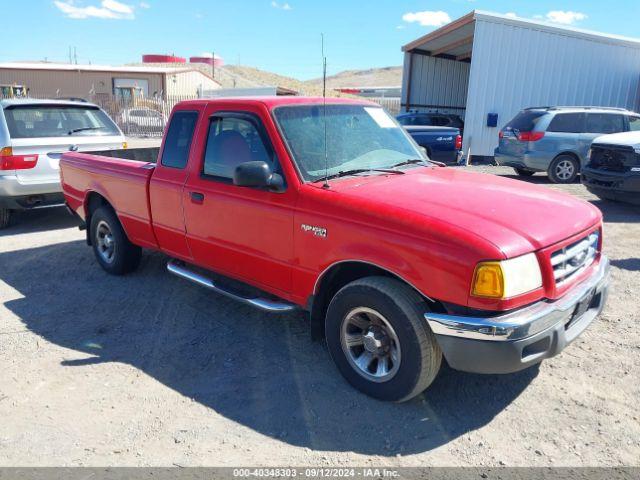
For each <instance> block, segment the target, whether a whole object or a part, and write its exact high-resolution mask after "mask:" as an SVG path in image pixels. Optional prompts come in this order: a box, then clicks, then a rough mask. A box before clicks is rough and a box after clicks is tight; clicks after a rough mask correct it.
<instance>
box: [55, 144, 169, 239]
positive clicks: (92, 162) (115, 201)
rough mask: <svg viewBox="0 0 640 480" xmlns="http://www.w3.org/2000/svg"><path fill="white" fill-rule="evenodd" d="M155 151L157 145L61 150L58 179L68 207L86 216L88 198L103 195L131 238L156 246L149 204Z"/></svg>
mask: <svg viewBox="0 0 640 480" xmlns="http://www.w3.org/2000/svg"><path fill="white" fill-rule="evenodd" d="M157 154H158V149H157V148H148V149H147V148H140V149H124V150H108V151H104V152H93V153H78V152H69V153H65V154H63V155H62V158H61V160H60V179H61V183H62V190H63V192H64V193H65V195H66V197H67V203H68V204H69V207H70V208H71V209H72V210H73V211H75V212H76V213H77V214H78V215H79V216H80V217H81V218H83V219H85V220H86V218H87V208H88V202H89V201H90V199H91V198H96V197H97V196H99V197H103V198H104V199H106V200H107V201H108V202H109V203H110V204H111V205H112V206H113V207H114V209H115V211H116V214H117V215H118V218H119V219H120V222H121V223H122V226H123V228H124V229H125V231H126V232H127V235H128V236H129V238H130V239H131V241H132V242H134V243H136V244H138V245H141V246H146V247H152V248H153V247H157V242H156V240H155V236H154V234H153V229H152V226H151V213H150V208H149V180H150V178H151V174H152V172H153V169H154V168H155V160H156V158H157ZM143 159H144V160H143ZM99 197H98V200H99Z"/></svg>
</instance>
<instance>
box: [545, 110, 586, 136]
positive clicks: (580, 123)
mask: <svg viewBox="0 0 640 480" xmlns="http://www.w3.org/2000/svg"><path fill="white" fill-rule="evenodd" d="M547 131H548V132H561V133H581V132H584V114H582V113H558V114H557V115H556V116H555V117H553V120H551V123H550V124H549V128H547Z"/></svg>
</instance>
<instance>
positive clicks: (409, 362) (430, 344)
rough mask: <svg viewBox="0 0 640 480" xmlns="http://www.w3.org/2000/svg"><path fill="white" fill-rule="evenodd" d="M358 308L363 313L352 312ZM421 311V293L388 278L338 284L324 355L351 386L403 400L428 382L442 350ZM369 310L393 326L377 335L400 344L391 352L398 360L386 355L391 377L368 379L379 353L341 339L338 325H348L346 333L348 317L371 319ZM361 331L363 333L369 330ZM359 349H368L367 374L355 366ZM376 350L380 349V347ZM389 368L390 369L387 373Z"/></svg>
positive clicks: (363, 345)
mask: <svg viewBox="0 0 640 480" xmlns="http://www.w3.org/2000/svg"><path fill="white" fill-rule="evenodd" d="M362 309H366V310H367V312H365V313H364V314H356V315H355V316H352V315H351V314H352V312H357V311H359V310H362ZM426 310H427V307H426V305H425V302H424V300H423V299H422V298H421V297H420V295H418V294H417V293H416V292H415V291H414V290H413V289H412V288H410V287H409V286H407V285H405V284H404V283H402V282H400V281H399V280H396V279H393V278H387V277H366V278H362V279H359V280H355V281H353V282H351V283H349V284H348V285H346V286H345V287H343V288H342V289H341V290H340V291H339V292H338V293H337V294H336V295H335V296H334V297H333V299H332V300H331V303H330V304H329V308H328V310H327V318H326V322H325V334H326V339H327V345H328V347H329V353H330V354H331V358H332V359H333V361H334V362H335V364H336V366H337V367H338V370H340V373H342V375H343V376H344V377H345V379H346V380H347V381H348V382H349V383H350V384H351V385H352V386H354V387H355V388H357V389H358V390H360V391H361V392H363V393H365V394H367V395H369V396H371V397H374V398H377V399H379V400H385V401H395V402H403V401H406V400H409V399H410V398H412V397H414V396H416V395H418V394H420V393H422V392H423V391H424V390H425V389H426V388H427V387H428V386H429V385H430V384H431V383H432V382H433V380H434V379H435V377H436V375H437V373H438V371H439V370H440V365H441V363H442V351H441V350H440V347H439V346H438V343H437V341H436V338H435V336H434V334H433V333H432V332H431V330H430V329H429V327H428V325H427V323H426V322H425V320H424V318H423V314H424V312H425V311H426ZM370 312H374V313H375V314H378V315H380V316H381V317H382V318H383V319H384V320H385V321H386V322H387V323H388V324H390V325H391V327H392V329H391V332H392V333H391V334H390V335H383V337H382V338H383V339H384V340H385V341H386V342H388V340H387V339H390V338H392V337H393V336H395V338H396V339H397V341H398V344H399V347H400V348H399V353H397V355H396V358H398V357H399V358H398V362H397V364H395V363H394V362H393V361H392V360H389V359H391V355H389V359H388V360H387V362H389V363H386V365H387V366H389V367H390V368H389V369H388V372H389V373H388V375H390V376H388V378H387V379H384V378H385V377H384V376H381V377H380V378H378V379H377V381H376V380H372V379H371V378H367V377H369V376H374V375H375V373H372V372H371V371H370V370H373V365H375V369H376V370H377V369H378V365H379V363H380V360H378V359H379V358H382V357H379V356H377V354H373V353H371V352H370V351H369V350H368V349H369V347H370V345H369V346H367V347H365V345H366V343H364V342H363V343H362V345H358V346H354V347H344V348H343V342H342V338H343V333H342V332H343V324H346V325H348V327H347V328H346V330H345V331H346V332H347V333H349V328H350V327H353V325H352V324H351V323H350V322H349V319H354V318H362V317H358V315H363V316H364V317H365V318H371V317H370V315H371V313H370ZM373 318H374V319H375V318H376V316H375V315H374V316H373ZM369 325H370V327H369V328H370V329H371V328H373V327H374V326H375V321H374V322H371V323H370V324H369ZM356 328H358V327H356ZM366 331H367V335H368V334H369V333H370V330H366ZM351 332H353V330H352V331H351ZM364 332H365V329H361V331H360V332H357V333H355V334H353V333H351V334H350V335H345V337H351V336H358V335H362V334H363V333H364ZM385 333H389V332H385ZM367 335H365V336H367ZM365 336H362V338H363V339H364V337H365ZM392 343H393V344H395V341H393V340H392ZM345 348H346V349H347V351H345ZM389 348H390V347H389ZM358 349H360V351H361V353H360V355H364V354H365V353H369V357H373V358H374V360H373V363H371V364H370V365H369V366H370V367H371V369H370V370H367V371H366V372H365V370H363V369H362V368H358V367H357V366H356V364H355V360H354V355H353V353H354V352H355V353H357V350H358ZM380 349H381V350H384V346H383V347H380ZM382 355H383V356H384V355H385V353H384V352H383V353H382ZM357 360H360V358H359V357H358V358H357ZM365 363H366V364H368V362H365ZM394 369H395V372H394ZM392 372H394V373H393V374H391V373H392Z"/></svg>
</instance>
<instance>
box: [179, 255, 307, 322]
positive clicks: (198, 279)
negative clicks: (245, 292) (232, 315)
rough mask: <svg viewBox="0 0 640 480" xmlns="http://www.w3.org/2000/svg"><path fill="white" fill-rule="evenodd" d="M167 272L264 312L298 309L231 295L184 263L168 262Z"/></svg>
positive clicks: (282, 303) (258, 299)
mask: <svg viewBox="0 0 640 480" xmlns="http://www.w3.org/2000/svg"><path fill="white" fill-rule="evenodd" d="M167 270H169V272H171V273H173V274H174V275H177V276H178V277H181V278H184V279H186V280H189V281H191V282H193V283H196V284H198V285H200V286H201V287H205V288H208V289H209V290H213V291H214V292H216V293H219V294H221V295H224V296H225V297H229V298H232V299H233V300H237V301H239V302H242V303H244V304H247V305H251V306H252V307H255V308H257V309H259V310H262V311H265V312H271V313H286V312H292V311H294V310H297V309H298V307H297V306H296V305H294V304H293V303H288V302H285V301H282V302H278V301H276V300H269V299H267V298H247V297H242V296H240V295H237V294H236V293H233V292H231V291H229V290H226V289H224V288H222V287H221V286H219V285H216V284H215V283H214V282H213V280H211V279H210V278H207V277H205V276H203V275H200V274H199V273H196V272H194V271H192V270H189V269H188V268H187V267H186V266H185V264H184V263H182V262H179V261H176V260H169V263H167Z"/></svg>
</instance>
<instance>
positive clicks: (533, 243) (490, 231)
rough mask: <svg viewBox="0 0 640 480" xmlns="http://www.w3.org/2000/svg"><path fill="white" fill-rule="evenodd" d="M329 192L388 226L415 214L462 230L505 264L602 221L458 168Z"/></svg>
mask: <svg viewBox="0 0 640 480" xmlns="http://www.w3.org/2000/svg"><path fill="white" fill-rule="evenodd" d="M331 189H332V190H334V191H335V192H336V193H339V194H340V196H344V197H349V198H344V199H341V200H346V201H349V199H352V200H354V201H357V202H358V203H362V202H366V203H369V206H368V208H372V209H374V210H375V211H377V212H379V214H380V215H381V216H384V217H385V218H386V219H387V220H390V219H393V218H395V217H396V216H398V215H400V216H401V215H403V214H410V215H411V216H415V215H416V214H418V215H419V216H422V217H424V218H425V225H426V226H428V225H433V224H434V223H441V222H444V223H446V224H449V225H451V226H454V227H455V228H456V229H461V230H465V231H467V232H468V234H469V235H470V236H471V235H475V236H479V237H482V238H484V239H485V240H486V241H487V242H489V243H491V244H493V245H494V246H495V247H497V248H498V249H499V250H500V251H501V252H502V253H503V255H504V256H505V257H506V258H510V257H515V256H518V255H522V254H525V253H528V252H531V251H534V250H539V249H541V248H545V247H547V246H550V245H553V244H554V243H557V242H559V241H561V240H564V239H566V238H568V237H570V236H572V235H575V234H576V233H578V232H581V231H583V230H586V229H588V228H589V227H592V226H593V225H595V224H596V223H598V222H599V221H600V219H601V218H602V215H601V213H600V210H598V209H597V208H596V207H594V206H592V205H591V204H589V203H588V202H586V201H583V200H580V199H577V198H575V197H572V196H570V195H568V194H564V193H561V192H556V191H554V190H552V189H550V188H547V187H540V186H536V185H532V184H530V183H527V182H524V181H519V180H512V179H508V178H504V177H499V176H496V175H490V174H482V173H472V172H467V171H463V170H461V169H457V168H416V169H413V170H406V174H405V175H397V174H391V175H371V176H366V177H362V176H360V177H350V178H345V179H341V180H338V181H334V182H332V184H331ZM429 219H430V220H431V221H430V222H429ZM425 234H428V230H426V231H425Z"/></svg>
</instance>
